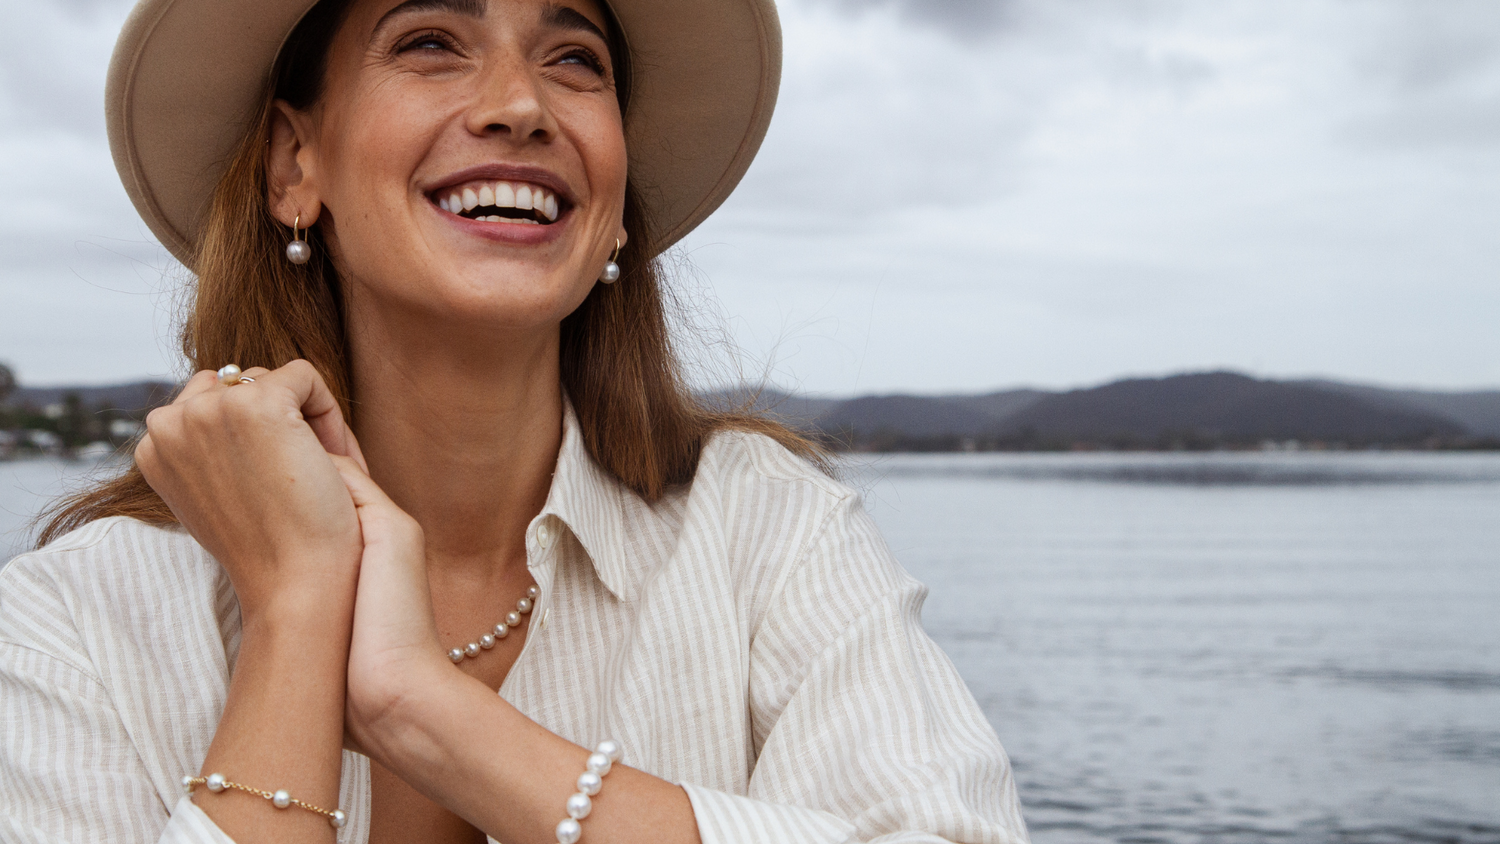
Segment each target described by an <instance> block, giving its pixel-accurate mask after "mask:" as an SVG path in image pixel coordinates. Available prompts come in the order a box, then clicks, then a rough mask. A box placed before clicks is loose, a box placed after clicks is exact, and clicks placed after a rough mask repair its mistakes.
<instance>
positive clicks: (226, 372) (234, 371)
mask: <svg viewBox="0 0 1500 844" xmlns="http://www.w3.org/2000/svg"><path fill="white" fill-rule="evenodd" d="M219 383H220V384H223V385H224V386H226V387H233V386H234V385H235V384H254V383H255V379H254V378H251V377H250V376H248V375H245V374H244V373H242V372H241V371H240V368H239V367H238V366H235V365H234V364H232V363H231V364H229V365H227V366H225V367H224V368H223V369H220V370H219Z"/></svg>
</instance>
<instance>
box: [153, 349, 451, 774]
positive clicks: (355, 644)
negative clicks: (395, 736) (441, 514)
mask: <svg viewBox="0 0 1500 844" xmlns="http://www.w3.org/2000/svg"><path fill="white" fill-rule="evenodd" d="M245 374H246V375H247V376H250V377H251V378H253V379H254V383H242V384H237V385H234V386H229V387H226V386H224V385H222V384H220V383H219V382H218V380H217V378H216V376H215V374H214V373H213V372H209V371H204V372H199V373H198V374H196V375H194V376H193V377H192V379H191V380H189V381H188V383H187V385H186V386H185V387H184V388H183V391H182V393H181V394H180V395H179V396H178V397H177V399H176V400H175V401H173V402H172V404H170V405H168V406H165V407H161V408H157V409H156V410H153V411H152V412H151V414H150V415H149V416H148V417H147V418H146V434H145V436H144V437H143V438H142V439H141V441H140V443H139V445H138V446H137V447H136V452H135V459H136V464H137V465H138V466H139V467H140V470H141V472H142V474H143V475H144V476H145V478H146V480H147V482H148V483H150V484H151V487H152V488H153V489H154V490H155V491H156V492H157V493H158V494H159V495H160V496H161V497H162V500H163V501H165V502H166V504H167V506H168V507H170V508H171V510H172V513H173V514H174V515H175V516H176V517H177V520H178V521H179V522H180V523H181V524H182V526H183V527H184V528H185V529H186V530H187V531H188V532H189V533H190V534H191V535H192V536H193V538H194V539H196V540H197V541H198V542H199V543H200V544H201V545H202V546H203V547H204V548H205V549H206V550H207V551H208V552H209V553H210V554H212V555H213V556H214V557H215V558H216V559H217V560H218V561H219V562H220V564H222V565H223V567H224V569H225V571H226V572H227V573H228V576H229V580H230V582H231V583H232V584H233V586H234V590H235V594H236V596H237V597H238V599H239V603H240V612H241V618H242V620H243V626H244V635H245V636H246V637H251V636H276V635H280V636H287V635H290V636H297V637H306V639H307V643H306V644H307V647H310V648H312V647H319V646H320V644H321V646H327V647H344V644H343V643H349V644H348V648H349V650H348V654H347V666H348V668H347V692H346V698H345V700H346V703H345V706H346V709H345V725H344V728H345V734H346V740H347V741H348V743H349V744H350V745H351V746H354V747H356V748H359V749H362V750H366V751H367V752H369V751H375V750H378V748H379V746H380V744H381V742H380V741H379V739H380V736H379V734H378V733H379V725H380V724H381V723H382V722H383V721H384V720H386V716H387V715H388V714H389V713H390V712H391V711H392V708H393V707H394V706H396V705H397V704H398V703H399V702H400V701H402V700H403V698H404V697H405V696H406V695H407V694H408V693H409V692H410V691H411V690H413V689H420V688H424V686H425V684H426V683H427V682H428V681H429V679H430V678H431V677H434V676H437V677H441V676H445V674H444V673H443V672H442V667H443V666H444V664H445V663H446V659H445V658H444V657H443V654H442V648H441V645H440V644H439V640H438V635H437V627H436V623H435V622H434V619H433V612H432V603H431V598H430V593H429V590H428V584H427V574H426V564H425V552H424V547H425V545H424V540H423V536H422V530H421V528H420V526H418V524H417V523H416V521H415V520H414V519H412V518H411V517H410V516H409V515H407V514H406V513H405V512H404V511H402V510H401V509H400V508H399V507H397V506H396V505H395V504H394V503H393V502H392V501H391V500H390V498H389V497H387V496H386V494H385V493H384V492H383V491H382V490H381V489H380V487H379V486H377V485H376V484H375V482H374V481H372V480H371V479H370V477H369V475H368V467H367V465H366V464H365V461H364V457H363V456H362V455H361V453H360V450H359V444H358V442H357V441H356V440H355V437H354V433H353V431H351V430H350V428H349V426H348V424H347V423H346V422H345V420H344V418H343V415H342V414H341V413H340V411H339V406H338V402H337V401H336V400H335V399H334V397H333V395H332V393H331V392H330V391H329V389H328V386H327V385H326V384H325V383H324V381H323V379H322V377H321V376H319V374H318V373H317V371H316V370H315V369H314V368H313V366H312V365H311V364H309V363H307V362H306V361H293V362H292V363H289V364H287V365H286V366H283V367H281V368H279V369H276V370H274V371H271V370H265V369H260V368H256V369H250V370H247V371H246V372H245ZM450 668H451V666H450ZM447 673H448V674H451V673H452V672H451V671H450V672H447Z"/></svg>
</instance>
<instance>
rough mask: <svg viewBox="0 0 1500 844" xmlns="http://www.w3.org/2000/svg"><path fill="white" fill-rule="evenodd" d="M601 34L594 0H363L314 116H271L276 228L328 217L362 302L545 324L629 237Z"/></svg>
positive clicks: (461, 317)
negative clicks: (297, 219) (623, 219)
mask: <svg viewBox="0 0 1500 844" xmlns="http://www.w3.org/2000/svg"><path fill="white" fill-rule="evenodd" d="M604 31H605V18H604V16H603V14H602V13H601V11H600V8H599V6H598V5H597V4H596V3H595V2H593V0H406V2H399V0H356V2H354V3H353V4H352V5H351V7H350V10H349V12H348V14H347V17H346V18H345V20H344V22H343V24H342V25H341V26H340V28H339V30H338V31H337V33H336V34H335V36H334V38H333V42H332V45H331V48H330V50H329V53H328V60H327V71H326V75H325V79H324V88H323V94H322V96H321V98H320V99H319V101H318V103H317V104H316V105H314V106H313V107H311V108H309V109H308V110H307V111H306V112H297V111H295V110H292V109H291V108H289V107H286V106H285V105H284V104H278V115H280V116H278V117H277V118H276V119H275V120H273V129H272V138H271V158H270V160H271V174H272V183H273V189H272V197H271V200H272V203H273V209H274V210H275V212H276V215H277V216H278V217H279V218H281V219H283V220H284V221H285V222H288V223H290V222H292V221H293V219H294V218H295V215H296V214H298V213H300V214H301V215H302V220H303V223H304V224H306V223H308V222H309V221H310V220H312V218H313V217H314V215H318V214H319V212H320V211H321V217H320V218H318V219H317V220H316V224H317V225H318V226H320V227H321V228H320V231H321V234H322V235H323V238H324V241H325V242H326V243H328V244H329V248H330V249H331V250H332V252H333V256H334V260H335V263H336V265H337V267H338V269H339V272H340V275H341V276H342V277H343V279H344V283H345V285H346V288H348V289H349V292H350V294H351V295H352V296H353V297H354V298H355V299H356V300H359V301H361V302H362V304H365V305H369V304H374V305H376V306H378V307H395V308H397V309H398V310H406V311H414V312H422V313H425V314H429V315H436V316H438V317H440V318H442V319H444V320H446V321H458V322H477V323H480V324H482V325H484V326H491V327H500V326H511V327H516V328H525V327H544V326H547V325H549V324H551V325H556V324H557V323H559V322H561V320H562V318H563V317H564V316H566V315H567V314H569V313H571V312H572V311H573V310H574V309H575V308H576V307H577V306H578V305H579V303H581V302H582V301H583V299H584V297H585V296H587V295H588V291H589V289H590V288H591V286H592V285H593V284H594V282H595V280H596V279H597V278H598V277H599V274H600V271H601V270H602V269H603V266H604V263H605V261H606V260H608V258H609V255H610V253H611V252H612V251H613V249H614V247H615V240H616V238H619V239H621V240H622V241H623V240H624V237H625V235H624V229H623V227H622V225H621V214H622V209H623V206H624V197H625V176H626V166H627V165H626V155H625V139H624V130H623V126H622V122H621V116H620V109H619V104H618V101H617V100H616V97H615V79H614V70H613V68H612V67H611V63H610V56H609V52H608V48H607V43H606V40H605V37H604ZM278 187H280V188H283V189H284V190H278Z"/></svg>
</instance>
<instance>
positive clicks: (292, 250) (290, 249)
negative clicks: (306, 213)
mask: <svg viewBox="0 0 1500 844" xmlns="http://www.w3.org/2000/svg"><path fill="white" fill-rule="evenodd" d="M301 225H302V215H301V214H298V215H297V219H296V220H295V221H293V223H292V242H291V243H288V244H287V245H286V259H287V260H288V261H291V262H292V263H294V264H305V263H307V261H308V259H309V258H311V257H312V247H311V246H308V245H307V241H305V240H303V239H302V238H300V237H298V236H297V228H298V227H299V226H301ZM303 231H306V229H303Z"/></svg>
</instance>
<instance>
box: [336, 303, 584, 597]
mask: <svg viewBox="0 0 1500 844" xmlns="http://www.w3.org/2000/svg"><path fill="white" fill-rule="evenodd" d="M360 328H361V330H360V331H359V332H358V333H357V334H356V335H354V337H355V339H354V340H353V341H352V342H351V346H352V348H351V350H350V352H351V358H352V364H353V365H352V371H353V378H354V383H353V390H354V417H355V425H354V428H355V434H356V436H357V437H358V438H359V443H360V447H361V449H362V450H363V452H364V455H365V459H366V460H367V461H368V463H369V466H370V474H371V476H372V477H373V478H374V480H375V482H376V483H378V484H379V485H380V487H381V488H382V489H384V490H385V492H386V494H388V495H390V496H391V498H392V499H393V500H394V501H395V502H396V504H397V505H399V506H400V507H401V508H402V509H403V510H405V511H406V512H407V513H409V514H411V516H412V517H413V518H415V519H416V520H417V522H418V523H419V524H420V525H421V526H422V530H423V531H424V533H425V534H426V539H427V556H428V566H429V568H450V569H454V570H464V569H468V570H474V569H482V570H487V571H490V572H497V569H500V568H505V567H508V566H511V565H521V566H524V565H525V532H526V526H527V525H528V524H529V523H530V521H531V519H532V518H533V517H535V516H536V514H537V513H538V512H540V511H541V509H542V507H543V506H544V505H545V504H546V500H547V493H548V491H549V490H550V488H551V484H552V471H553V467H554V466H555V464H556V462H557V452H558V448H559V446H560V444H561V441H562V387H561V384H560V373H559V370H558V333H557V328H556V326H552V327H551V329H550V330H542V331H537V332H511V333H507V334H505V335H503V336H497V334H496V333H494V332H485V333H483V335H482V336H474V335H468V336H465V335H463V334H462V333H461V332H458V331H455V330H454V329H453V327H452V326H451V325H450V326H438V325H432V326H419V327H416V328H413V327H412V326H410V325H406V326H404V327H403V329H402V330H401V331H400V332H399V333H398V332H392V331H389V330H382V329H381V326H380V324H379V322H375V324H374V325H373V326H372V325H370V324H369V322H368V321H363V322H362V323H361V326H360ZM476 573H477V572H476Z"/></svg>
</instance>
